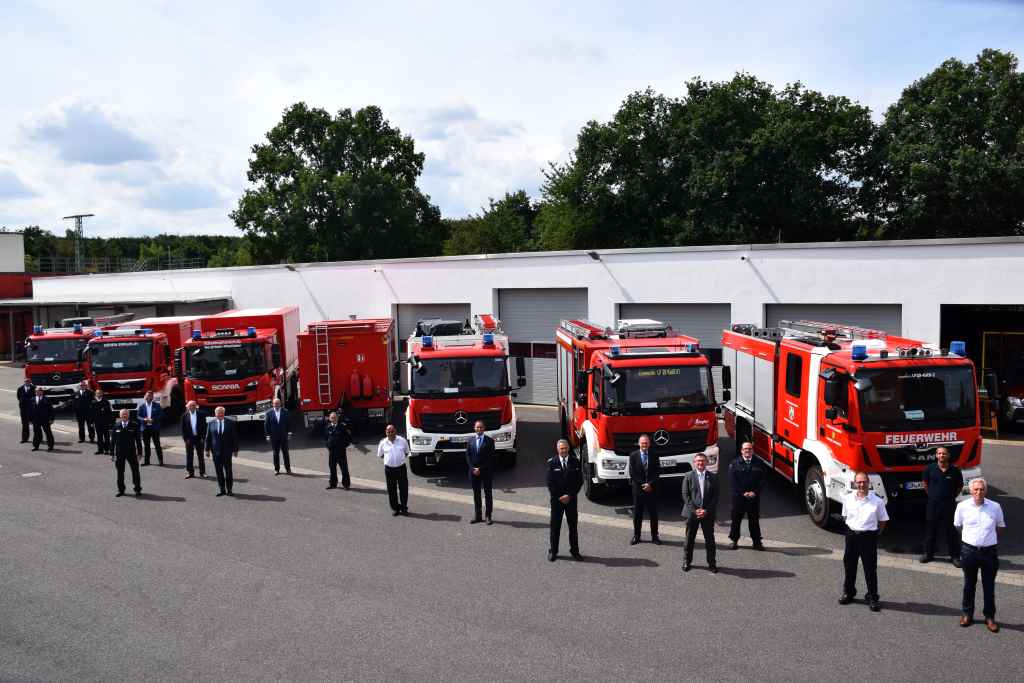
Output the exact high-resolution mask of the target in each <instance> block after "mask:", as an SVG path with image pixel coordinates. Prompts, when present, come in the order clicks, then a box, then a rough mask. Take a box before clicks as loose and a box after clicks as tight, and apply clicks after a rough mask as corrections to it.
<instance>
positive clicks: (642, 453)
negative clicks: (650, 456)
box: [640, 451, 647, 470]
mask: <svg viewBox="0 0 1024 683" xmlns="http://www.w3.org/2000/svg"><path fill="white" fill-rule="evenodd" d="M640 463H641V464H642V465H643V466H644V469H645V470H646V469H647V451H640Z"/></svg>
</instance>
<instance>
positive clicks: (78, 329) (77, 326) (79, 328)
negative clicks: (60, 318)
mask: <svg viewBox="0 0 1024 683" xmlns="http://www.w3.org/2000/svg"><path fill="white" fill-rule="evenodd" d="M71 329H73V330H74V331H75V334H82V323H75V325H74V327H72V328H71Z"/></svg>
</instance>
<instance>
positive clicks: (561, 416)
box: [558, 408, 569, 439]
mask: <svg viewBox="0 0 1024 683" xmlns="http://www.w3.org/2000/svg"><path fill="white" fill-rule="evenodd" d="M558 421H559V423H560V426H561V428H562V432H561V433H562V438H563V439H568V438H569V421H568V420H567V419H566V417H565V410H564V409H562V408H559V409H558Z"/></svg>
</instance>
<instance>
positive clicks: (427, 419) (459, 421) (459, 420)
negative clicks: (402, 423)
mask: <svg viewBox="0 0 1024 683" xmlns="http://www.w3.org/2000/svg"><path fill="white" fill-rule="evenodd" d="M477 420H483V421H484V428H485V429H488V430H493V429H498V428H500V427H501V411H500V410H488V411H484V412H479V413H471V412H469V411H468V410H460V411H456V412H454V413H424V414H422V415H420V422H421V424H422V425H423V426H422V429H423V431H424V432H426V433H428V434H469V433H470V432H472V431H473V425H474V424H475V423H476V421H477Z"/></svg>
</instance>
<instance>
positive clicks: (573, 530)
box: [550, 496, 580, 555]
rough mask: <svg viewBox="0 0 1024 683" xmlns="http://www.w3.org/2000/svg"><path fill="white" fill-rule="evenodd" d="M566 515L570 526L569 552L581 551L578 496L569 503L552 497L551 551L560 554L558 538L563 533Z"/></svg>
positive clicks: (567, 523)
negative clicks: (563, 522)
mask: <svg viewBox="0 0 1024 683" xmlns="http://www.w3.org/2000/svg"><path fill="white" fill-rule="evenodd" d="M563 515H565V523H566V525H567V526H568V527H569V552H573V553H578V552H579V551H580V538H579V529H578V527H579V512H578V510H577V509H576V496H573V497H572V500H570V501H569V502H568V503H564V504H563V503H562V502H561V501H560V500H558V499H557V498H552V499H551V545H550V550H551V552H553V553H555V554H556V555H557V554H558V539H559V537H560V536H561V535H562V516H563Z"/></svg>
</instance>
